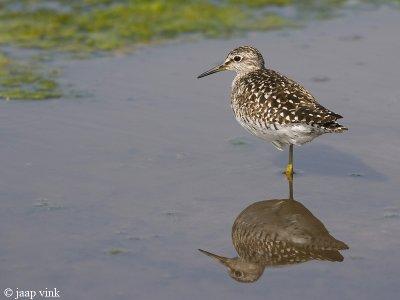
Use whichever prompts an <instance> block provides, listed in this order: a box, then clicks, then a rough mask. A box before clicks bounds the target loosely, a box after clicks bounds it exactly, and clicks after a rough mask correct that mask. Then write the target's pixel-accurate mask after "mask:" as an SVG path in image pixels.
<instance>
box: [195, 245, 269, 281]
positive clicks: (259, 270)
mask: <svg viewBox="0 0 400 300" xmlns="http://www.w3.org/2000/svg"><path fill="white" fill-rule="evenodd" d="M199 251H200V252H201V253H203V254H205V255H207V256H209V257H211V258H213V259H214V260H216V261H217V262H219V263H220V264H222V265H224V266H225V267H227V268H228V274H229V276H230V277H232V278H233V279H235V280H236V281H239V282H246V283H249V282H254V281H256V280H258V278H260V276H261V275H262V274H263V272H264V268H265V267H264V266H263V265H260V264H256V263H250V262H246V261H243V260H242V259H240V258H238V257H235V258H228V257H223V256H219V255H216V254H213V253H211V252H208V251H204V250H201V249H199Z"/></svg>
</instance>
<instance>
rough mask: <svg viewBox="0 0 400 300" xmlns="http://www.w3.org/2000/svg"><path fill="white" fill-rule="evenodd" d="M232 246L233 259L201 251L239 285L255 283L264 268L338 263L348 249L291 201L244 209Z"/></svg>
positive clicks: (234, 231)
mask: <svg viewBox="0 0 400 300" xmlns="http://www.w3.org/2000/svg"><path fill="white" fill-rule="evenodd" d="M232 243H233V245H234V247H235V249H236V252H237V253H238V256H237V257H235V258H226V257H223V256H218V255H215V254H212V253H210V252H207V251H204V250H201V251H202V252H203V253H205V254H206V255H208V256H211V257H212V258H214V259H216V260H218V261H219V262H220V263H222V264H224V265H225V266H226V267H227V268H228V271H229V275H230V276H231V277H232V278H233V279H235V280H237V281H241V282H253V281H256V280H258V278H260V276H261V275H262V274H263V272H264V269H265V268H266V267H273V266H283V265H292V264H298V263H303V262H306V261H310V260H327V261H342V260H343V256H342V255H341V254H340V253H339V250H344V249H348V246H347V245H346V244H345V243H343V242H342V241H339V240H337V239H335V238H334V237H333V236H331V235H330V234H329V232H328V230H327V229H326V228H325V226H324V224H323V223H322V222H321V221H320V220H318V219H317V218H316V217H315V216H314V215H313V214H312V213H311V212H310V211H309V210H308V209H307V208H306V207H305V206H304V205H302V204H301V203H300V202H297V201H295V200H293V199H279V200H265V201H260V202H256V203H253V204H252V205H250V206H248V207H247V208H245V209H244V210H243V211H242V212H241V213H240V214H239V216H238V217H237V218H236V220H235V222H234V224H233V226H232Z"/></svg>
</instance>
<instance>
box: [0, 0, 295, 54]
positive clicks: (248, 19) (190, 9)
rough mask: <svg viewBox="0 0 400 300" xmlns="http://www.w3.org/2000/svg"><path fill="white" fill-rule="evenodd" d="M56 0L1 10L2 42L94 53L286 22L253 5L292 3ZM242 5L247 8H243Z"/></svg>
mask: <svg viewBox="0 0 400 300" xmlns="http://www.w3.org/2000/svg"><path fill="white" fill-rule="evenodd" d="M28 2H32V3H34V2H35V1H28ZM56 2H57V3H59V5H60V6H59V7H58V9H55V8H49V7H46V6H39V7H37V8H36V9H35V8H32V7H31V9H27V8H26V7H25V9H24V10H10V9H9V10H7V8H6V9H5V10H3V12H2V13H0V20H1V21H0V44H12V45H17V46H20V47H27V48H40V49H54V50H61V51H76V52H96V51H111V50H116V49H122V48H126V47H128V46H132V45H136V44H143V43H150V42H152V41H156V40H160V39H171V38H175V37H177V36H179V35H181V34H183V33H200V34H202V35H204V36H207V37H217V36H226V35H229V34H232V33H234V32H238V31H243V30H267V29H271V28H276V27H279V26H283V25H284V24H285V22H284V19H283V18H282V17H279V16H277V15H271V14H262V15H260V16H257V17H255V16H254V9H250V7H251V6H252V5H263V4H262V3H264V5H266V4H268V3H272V4H277V3H279V4H280V5H283V4H284V3H289V2H288V1H286V0H269V1H260V0H259V1H255V0H253V1H250V4H245V2H244V1H234V0H229V1H228V2H221V3H214V2H212V1H205V0H204V1H183V0H170V1H164V0H152V1H143V0H130V1H115V2H111V1H104V0H103V1H101V0H99V1H94V0H90V1H83V3H81V4H79V3H78V2H76V1H70V2H67V1H62V0H59V1H56ZM231 2H232V3H234V2H238V3H240V4H242V5H232V4H231ZM99 4H102V5H99ZM243 5H244V6H245V7H248V8H249V9H243ZM65 7H67V8H65Z"/></svg>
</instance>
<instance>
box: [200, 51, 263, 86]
mask: <svg viewBox="0 0 400 300" xmlns="http://www.w3.org/2000/svg"><path fill="white" fill-rule="evenodd" d="M264 64H265V63H264V59H263V57H262V55H261V53H260V52H259V51H258V50H257V49H256V48H254V47H251V46H241V47H238V48H236V49H233V50H232V51H231V52H229V54H228V55H227V57H226V59H225V61H224V62H223V63H222V64H220V65H218V66H215V67H213V68H211V69H210V70H208V71H206V72H204V73H202V74H200V75H199V76H197V78H202V77H205V76H208V75H211V74H213V73H217V72H220V71H225V70H230V71H235V72H236V73H237V74H246V73H249V72H252V71H256V70H259V69H263V68H264Z"/></svg>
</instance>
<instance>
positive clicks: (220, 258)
mask: <svg viewBox="0 0 400 300" xmlns="http://www.w3.org/2000/svg"><path fill="white" fill-rule="evenodd" d="M199 251H200V252H201V253H203V254H205V255H207V256H209V257H211V258H213V259H215V260H216V261H218V262H220V263H221V264H223V265H225V266H227V267H228V262H229V258H227V257H223V256H219V255H216V254H214V253H211V252H208V251H205V250H202V249H199Z"/></svg>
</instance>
